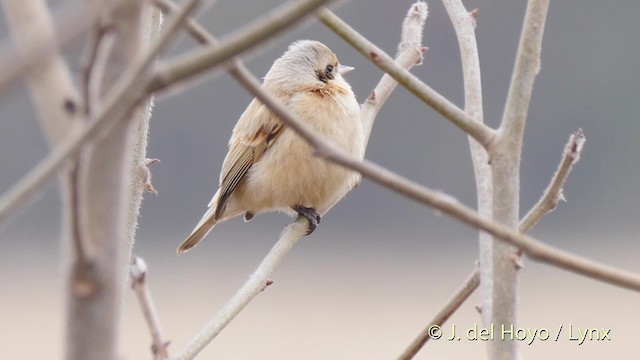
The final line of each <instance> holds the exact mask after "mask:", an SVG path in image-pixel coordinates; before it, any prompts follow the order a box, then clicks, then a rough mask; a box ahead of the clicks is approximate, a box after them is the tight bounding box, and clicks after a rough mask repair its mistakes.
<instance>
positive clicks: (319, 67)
mask: <svg viewBox="0 0 640 360" xmlns="http://www.w3.org/2000/svg"><path fill="white" fill-rule="evenodd" d="M351 70H353V68H352V67H349V66H344V65H340V62H339V61H338V57H337V56H336V54H334V53H333V51H331V49H329V48H328V47H327V46H326V45H324V44H323V43H321V42H319V41H314V40H300V41H296V42H294V43H293V44H291V45H290V46H289V49H288V50H287V51H286V52H285V53H284V54H283V55H282V56H281V57H280V58H279V59H278V60H276V61H275V62H274V63H273V66H271V69H270V70H269V72H268V73H267V75H266V76H265V78H264V84H265V86H267V87H269V88H270V89H271V90H272V91H277V92H284V93H285V94H286V93H294V92H298V91H305V90H315V89H324V88H331V87H336V88H337V89H344V90H350V89H351V88H350V87H349V84H347V82H346V81H345V80H344V78H343V77H342V75H343V74H345V73H347V72H349V71H351Z"/></svg>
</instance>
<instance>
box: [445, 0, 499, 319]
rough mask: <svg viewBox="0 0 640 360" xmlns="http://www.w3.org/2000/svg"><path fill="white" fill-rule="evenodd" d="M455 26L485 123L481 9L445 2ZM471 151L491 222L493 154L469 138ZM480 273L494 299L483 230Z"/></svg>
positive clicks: (469, 86) (469, 104) (471, 102)
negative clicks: (478, 38) (478, 25)
mask: <svg viewBox="0 0 640 360" xmlns="http://www.w3.org/2000/svg"><path fill="white" fill-rule="evenodd" d="M442 2H443V3H444V6H445V8H446V9H447V13H448V14H449V18H450V19H451V23H452V24H453V27H454V29H455V31H456V36H457V38H458V46H459V47H460V58H461V60H462V74H463V78H464V106H465V112H467V113H468V114H469V115H471V117H473V118H474V119H477V120H478V121H483V109H482V81H481V76H480V59H479V56H478V44H477V42H476V34H475V28H476V16H477V10H474V11H472V12H468V11H467V9H466V8H465V7H464V5H463V4H462V1H461V0H443V1H442ZM469 148H470V149H471V160H472V161H473V172H474V175H475V179H476V194H477V201H478V213H479V214H480V215H481V216H484V217H486V218H487V219H491V217H492V207H493V201H492V197H493V194H492V192H493V189H492V181H491V167H490V166H489V155H488V154H487V151H486V150H485V148H484V147H483V146H482V145H481V144H479V143H478V142H477V141H476V140H474V139H473V138H472V137H471V136H469ZM479 243H480V246H479V249H480V255H479V259H480V272H481V274H482V275H481V277H482V279H483V280H482V290H481V291H482V292H483V294H485V296H483V298H485V297H486V296H490V294H491V292H492V291H491V289H492V284H493V283H492V281H491V273H492V266H491V264H492V256H491V254H492V247H493V243H492V238H491V236H490V235H489V234H487V233H486V232H482V231H480V235H479ZM483 305H484V306H483V307H481V313H482V315H483V321H484V323H485V324H488V323H489V320H490V319H489V314H491V307H490V306H491V303H488V304H483Z"/></svg>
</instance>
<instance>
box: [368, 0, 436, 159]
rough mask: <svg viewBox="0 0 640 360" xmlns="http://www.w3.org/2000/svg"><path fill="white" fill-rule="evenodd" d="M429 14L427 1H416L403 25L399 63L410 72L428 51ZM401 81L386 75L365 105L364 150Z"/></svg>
mask: <svg viewBox="0 0 640 360" xmlns="http://www.w3.org/2000/svg"><path fill="white" fill-rule="evenodd" d="M428 14H429V11H428V6H427V3H426V2H423V1H417V2H415V3H414V4H413V5H412V6H411V7H410V8H409V11H408V12H407V16H406V17H405V18H404V22H403V23H402V36H401V39H400V43H399V44H398V54H397V55H396V58H395V62H396V63H397V64H398V65H399V66H400V67H402V68H404V69H406V70H409V69H411V68H413V67H414V66H415V65H420V64H422V60H423V54H424V51H425V50H426V48H425V47H423V46H422V32H423V29H424V26H425V22H426V20H427V15H428ZM397 86H398V82H397V81H396V80H395V79H394V78H393V77H391V76H390V75H389V74H387V73H385V74H384V75H382V78H381V79H380V81H379V82H378V84H377V85H376V87H375V88H374V89H373V91H372V92H371V95H369V98H367V99H366V100H365V101H364V102H363V103H362V104H360V118H361V120H362V127H363V129H364V139H365V140H364V141H365V142H364V148H365V149H366V148H367V145H368V144H369V138H370V136H371V129H372V128H373V122H374V120H375V118H376V116H377V115H378V112H379V111H380V109H381V108H382V106H383V105H384V104H385V102H386V101H387V99H388V98H389V96H390V95H391V93H392V92H393V90H395V88H396V87H397Z"/></svg>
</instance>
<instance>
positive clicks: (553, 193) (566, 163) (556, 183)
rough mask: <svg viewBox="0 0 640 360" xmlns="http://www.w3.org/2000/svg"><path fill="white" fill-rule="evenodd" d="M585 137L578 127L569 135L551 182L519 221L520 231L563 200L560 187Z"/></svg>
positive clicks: (577, 157) (524, 229) (580, 151)
mask: <svg viewBox="0 0 640 360" xmlns="http://www.w3.org/2000/svg"><path fill="white" fill-rule="evenodd" d="M584 142H585V137H584V133H583V132H582V129H578V131H576V132H575V133H573V134H571V136H569V141H568V142H567V144H566V145H565V147H564V152H563V154H562V160H561V161H560V164H559V165H558V169H556V172H555V174H553V178H552V179H551V183H549V186H548V187H547V189H546V190H545V191H544V194H543V195H542V197H541V198H540V200H538V202H537V203H536V204H535V205H534V206H533V207H532V208H531V210H529V212H528V213H527V215H526V216H525V217H524V218H523V219H522V221H520V231H521V232H529V230H530V229H531V228H532V227H533V226H534V225H535V224H537V223H538V221H540V219H542V217H543V216H544V215H546V214H547V213H549V212H551V211H553V210H554V209H555V208H556V206H557V205H558V203H559V202H560V201H564V195H563V194H562V187H563V186H564V183H565V181H567V177H568V176H569V173H570V172H571V169H572V168H573V165H575V164H576V163H577V162H578V160H580V154H581V153H582V148H583V147H584Z"/></svg>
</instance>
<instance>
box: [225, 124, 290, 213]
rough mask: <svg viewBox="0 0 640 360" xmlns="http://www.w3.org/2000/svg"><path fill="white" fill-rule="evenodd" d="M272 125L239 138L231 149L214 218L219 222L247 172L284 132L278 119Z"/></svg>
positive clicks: (226, 160)
mask: <svg viewBox="0 0 640 360" xmlns="http://www.w3.org/2000/svg"><path fill="white" fill-rule="evenodd" d="M271 119H273V121H272V122H271V123H270V124H263V125H262V126H260V128H259V129H258V131H256V132H255V133H254V134H253V135H252V136H250V137H249V136H245V137H242V138H239V139H238V141H236V142H234V143H232V145H231V148H230V149H229V155H228V157H229V158H228V159H225V162H224V164H223V166H222V175H223V176H222V180H221V182H220V197H219V198H218V203H217V204H216V212H215V215H214V218H215V219H216V220H218V219H219V218H220V217H221V216H222V214H223V213H224V210H225V208H226V206H227V201H229V197H230V196H231V194H233V192H234V191H235V189H236V188H237V187H238V185H239V184H240V182H241V181H242V179H243V178H244V176H245V175H246V174H247V171H249V169H250V168H251V166H252V165H253V164H254V163H256V162H257V161H258V160H260V158H261V157H262V155H263V154H264V152H265V151H266V150H267V149H268V148H269V147H271V145H273V143H274V142H275V140H276V138H277V137H278V135H279V134H280V133H281V132H282V129H283V125H282V123H281V122H280V121H279V120H277V119H276V118H273V117H271Z"/></svg>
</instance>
